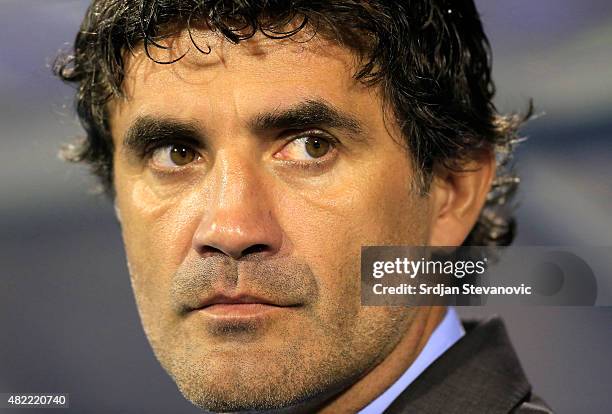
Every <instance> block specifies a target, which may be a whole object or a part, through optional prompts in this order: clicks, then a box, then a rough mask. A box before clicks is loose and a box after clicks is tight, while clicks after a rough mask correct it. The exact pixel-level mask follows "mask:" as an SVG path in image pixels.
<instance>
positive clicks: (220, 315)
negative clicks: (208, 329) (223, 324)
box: [193, 295, 300, 322]
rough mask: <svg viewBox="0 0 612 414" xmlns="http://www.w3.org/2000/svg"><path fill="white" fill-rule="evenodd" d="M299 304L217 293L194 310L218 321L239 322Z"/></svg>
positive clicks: (289, 308)
mask: <svg viewBox="0 0 612 414" xmlns="http://www.w3.org/2000/svg"><path fill="white" fill-rule="evenodd" d="M299 306H300V305H299V304H281V303H278V302H275V301H271V300H268V299H264V298H259V297H255V296H247V295H240V296H225V295H216V296H214V297H212V298H210V299H207V300H205V301H204V302H202V304H201V305H200V306H198V307H197V308H195V309H193V311H194V312H196V313H198V314H201V315H203V316H206V317H209V318H212V319H214V320H216V321H223V320H227V321H236V322H237V321H240V320H254V319H259V318H264V317H267V316H269V315H271V314H273V313H277V312H282V311H287V310H291V309H295V308H296V307H299Z"/></svg>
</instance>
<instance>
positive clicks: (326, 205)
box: [110, 32, 431, 411]
mask: <svg viewBox="0 0 612 414" xmlns="http://www.w3.org/2000/svg"><path fill="white" fill-rule="evenodd" d="M196 34H197V39H196V41H197V42H198V44H199V46H200V48H202V49H207V47H206V46H205V45H206V44H209V45H210V46H211V48H212V52H211V53H210V54H202V53H200V52H199V51H197V50H196V49H195V48H194V46H193V45H192V44H191V42H190V40H189V37H188V36H187V35H182V36H181V37H178V38H175V39H173V41H172V42H171V43H172V46H173V49H172V51H163V50H160V49H155V48H152V49H151V53H152V54H153V57H154V58H156V59H158V60H161V61H167V60H171V59H172V58H175V57H177V56H180V55H181V54H182V53H184V52H185V51H187V50H188V49H189V52H188V53H187V55H186V56H185V57H184V59H182V60H180V61H179V62H176V63H174V64H171V65H160V64H157V63H154V62H153V61H151V60H150V59H149V58H147V56H146V54H145V53H144V51H142V50H140V51H139V52H137V53H136V54H135V55H134V56H131V55H127V56H128V58H127V59H128V61H127V77H126V79H125V82H124V88H125V90H126V92H127V94H128V98H127V100H121V101H119V100H117V101H116V102H113V103H112V105H111V107H110V109H111V128H112V134H113V139H114V145H115V152H114V166H115V170H114V180H115V187H116V205H117V208H118V212H119V215H120V219H121V224H122V232H123V238H124V242H125V246H126V251H127V257H128V262H129V269H130V274H131V278H132V284H133V288H134V292H135V296H136V300H137V304H138V308H139V312H140V315H141V318H142V322H143V326H144V329H145V331H146V334H147V336H148V338H149V340H150V342H151V345H152V347H153V349H154V351H155V353H156V355H157V357H158V358H159V360H160V362H161V363H162V365H163V366H164V368H165V369H166V370H167V371H168V372H169V373H170V375H171V376H172V377H173V378H174V380H175V381H176V383H177V385H178V386H179V388H180V389H181V391H182V392H183V393H184V394H185V396H186V397H187V398H188V399H190V400H191V401H193V402H194V403H195V404H198V405H200V406H202V407H207V408H209V409H212V410H218V411H227V410H239V409H244V408H271V407H281V406H287V405H292V404H295V403H297V402H299V401H304V400H307V399H310V398H316V397H317V396H323V395H329V394H333V393H334V392H338V391H340V390H342V389H343V388H344V387H346V386H348V385H349V384H351V383H353V382H354V381H355V380H356V379H358V378H359V377H361V376H363V375H365V374H366V373H367V372H368V371H369V370H370V369H372V368H373V367H374V366H376V365H377V364H378V363H380V361H381V360H383V359H384V358H385V356H387V355H388V354H389V352H391V350H392V349H393V348H394V346H395V345H396V344H397V343H398V341H399V340H400V339H401V338H402V335H403V332H404V331H405V330H406V327H407V326H408V325H409V324H410V321H411V320H412V318H413V316H414V315H413V313H414V311H413V310H410V309H405V308H383V307H362V306H360V290H359V286H360V283H359V281H360V277H359V274H360V273H359V263H360V248H361V246H362V245H385V244H404V245H420V244H426V243H427V242H428V237H429V227H430V224H429V223H430V220H431V218H430V205H429V201H428V199H427V198H424V197H420V196H419V195H418V194H417V192H416V191H415V190H414V189H413V188H414V185H413V181H414V171H413V168H412V165H411V163H410V161H409V157H408V156H407V154H406V152H405V151H404V149H403V148H402V147H401V146H400V145H398V143H397V142H398V141H400V139H401V138H400V135H399V132H398V131H397V129H396V128H397V127H396V125H395V123H394V122H393V117H392V116H391V115H390V113H388V112H387V113H385V111H384V110H383V107H384V105H383V102H382V99H381V96H380V95H379V94H378V92H377V90H376V89H374V88H371V87H366V86H364V85H362V84H361V83H359V82H357V81H355V80H354V79H353V77H352V75H353V73H354V71H355V68H356V66H355V64H356V63H357V61H356V59H355V57H354V55H353V54H352V53H351V52H350V51H349V50H348V49H345V48H343V47H341V46H339V45H337V44H335V43H332V42H328V41H325V40H323V39H321V38H318V37H317V38H315V39H313V40H311V41H309V42H305V43H304V42H295V41H293V40H283V41H279V40H269V39H265V38H261V37H255V38H254V39H252V40H249V41H247V42H245V43H241V44H239V45H232V44H229V43H228V42H226V41H224V40H221V39H219V38H217V37H216V36H215V35H213V34H210V33H207V32H197V33H196Z"/></svg>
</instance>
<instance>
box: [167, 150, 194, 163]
mask: <svg viewBox="0 0 612 414" xmlns="http://www.w3.org/2000/svg"><path fill="white" fill-rule="evenodd" d="M195 158H196V153H195V151H194V150H192V149H191V148H189V147H186V146H184V145H172V146H171V147H170V160H172V162H173V163H174V164H176V165H179V166H182V165H187V164H189V163H190V162H193V161H194V160H195Z"/></svg>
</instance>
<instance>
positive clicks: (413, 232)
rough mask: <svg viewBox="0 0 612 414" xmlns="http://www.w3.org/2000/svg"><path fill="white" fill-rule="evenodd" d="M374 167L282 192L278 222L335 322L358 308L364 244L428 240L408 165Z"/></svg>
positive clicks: (423, 207)
mask: <svg viewBox="0 0 612 414" xmlns="http://www.w3.org/2000/svg"><path fill="white" fill-rule="evenodd" d="M376 167H377V168H371V169H369V170H368V169H367V168H363V171H369V173H368V174H363V171H361V172H360V173H359V174H358V173H357V171H355V172H354V173H351V174H349V175H350V179H349V178H347V177H338V176H336V177H334V178H335V179H334V180H330V182H329V184H328V185H326V186H324V187H322V188H321V189H319V190H317V191H316V192H315V191H300V192H292V191H291V190H288V189H286V190H285V193H284V194H283V198H282V199H283V206H282V208H281V211H282V214H281V217H280V221H281V222H282V223H283V227H284V229H285V232H286V234H287V237H288V238H289V239H290V240H291V243H292V245H293V247H294V254H295V255H296V256H298V257H299V258H300V259H302V260H304V261H306V262H307V263H309V264H310V266H311V268H312V270H313V272H314V274H315V275H317V278H318V281H317V282H318V284H319V288H320V295H321V297H320V301H319V306H324V307H325V310H324V311H323V309H321V312H322V314H325V315H326V318H327V317H329V321H332V320H334V318H336V319H335V323H342V321H349V320H351V319H352V318H356V317H357V314H358V313H359V312H361V310H360V304H361V298H360V264H361V263H360V255H361V247H362V246H366V245H422V244H424V243H425V242H426V240H427V233H428V220H427V217H428V203H427V200H426V199H424V198H422V197H421V196H419V195H417V194H416V193H415V192H414V191H412V190H411V188H412V187H411V184H412V182H411V177H412V176H411V173H410V169H409V167H405V170H403V171H402V170H401V168H396V169H394V171H392V172H390V171H389V170H390V169H389V168H385V167H384V166H380V167H379V166H376ZM356 177H357V178H356ZM335 183H337V184H335ZM338 314H342V315H341V317H338Z"/></svg>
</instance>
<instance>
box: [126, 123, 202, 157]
mask: <svg viewBox="0 0 612 414" xmlns="http://www.w3.org/2000/svg"><path fill="white" fill-rule="evenodd" d="M202 138H203V137H202V136H201V133H200V128H199V127H198V125H197V124H196V123H195V122H192V121H183V120H178V119H174V118H158V117H154V116H150V115H145V116H139V117H138V118H136V120H135V121H134V122H133V123H132V125H131V126H130V128H129V129H128V131H127V132H126V134H125V137H124V139H123V146H124V148H125V149H126V150H130V151H133V152H138V153H142V152H144V151H145V149H146V148H147V147H148V146H149V145H151V144H154V143H155V142H166V141H169V140H175V141H187V142H191V143H200V144H201V143H202V142H203V139H202Z"/></svg>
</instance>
